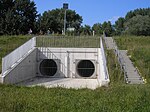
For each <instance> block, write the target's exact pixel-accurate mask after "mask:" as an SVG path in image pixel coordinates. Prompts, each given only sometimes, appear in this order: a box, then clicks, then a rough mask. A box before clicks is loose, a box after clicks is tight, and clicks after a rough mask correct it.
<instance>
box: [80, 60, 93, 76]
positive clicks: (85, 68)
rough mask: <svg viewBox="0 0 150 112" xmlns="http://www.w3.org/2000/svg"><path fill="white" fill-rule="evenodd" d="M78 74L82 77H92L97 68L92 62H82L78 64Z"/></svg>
mask: <svg viewBox="0 0 150 112" xmlns="http://www.w3.org/2000/svg"><path fill="white" fill-rule="evenodd" d="M77 72H78V75H80V76H81V77H91V76H92V75H93V74H94V72H95V66H94V64H93V62H92V61H90V60H81V61H80V62H79V63H78V64H77Z"/></svg>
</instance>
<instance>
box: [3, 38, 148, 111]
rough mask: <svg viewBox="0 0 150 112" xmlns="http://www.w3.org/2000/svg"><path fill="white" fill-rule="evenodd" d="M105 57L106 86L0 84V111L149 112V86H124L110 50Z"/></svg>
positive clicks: (115, 60)
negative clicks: (66, 86)
mask: <svg viewBox="0 0 150 112" xmlns="http://www.w3.org/2000/svg"><path fill="white" fill-rule="evenodd" d="M132 41H134V39H133V40H132ZM106 56H107V62H108V70H109V75H110V79H111V83H110V85H109V86H108V87H101V88H97V89H96V90H89V89H79V90H75V89H64V88H49V89H48V88H44V87H31V88H29V87H18V86H13V85H1V84H0V112H148V111H149V110H150V106H149V105H150V100H149V99H150V85H149V84H145V85H126V84H125V83H124V80H123V74H122V73H121V71H120V66H119V64H118V62H117V58H116V57H115V55H114V54H113V51H111V50H110V51H107V52H106Z"/></svg>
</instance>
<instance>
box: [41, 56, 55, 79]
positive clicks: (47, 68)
mask: <svg viewBox="0 0 150 112" xmlns="http://www.w3.org/2000/svg"><path fill="white" fill-rule="evenodd" d="M40 72H41V74H42V75H47V76H54V75H55V74H56V72H57V64H56V62H55V61H54V60H52V59H44V60H43V61H42V62H41V63H40Z"/></svg>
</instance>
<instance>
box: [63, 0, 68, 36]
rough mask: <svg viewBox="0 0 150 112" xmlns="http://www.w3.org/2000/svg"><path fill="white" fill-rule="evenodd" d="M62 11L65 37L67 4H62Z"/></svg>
mask: <svg viewBox="0 0 150 112" xmlns="http://www.w3.org/2000/svg"><path fill="white" fill-rule="evenodd" d="M63 9H64V10H65V14H64V35H65V33H66V11H67V9H68V3H64V4H63Z"/></svg>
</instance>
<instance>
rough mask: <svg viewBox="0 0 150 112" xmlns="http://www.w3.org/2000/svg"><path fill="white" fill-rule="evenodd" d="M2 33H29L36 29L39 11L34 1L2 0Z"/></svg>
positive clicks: (0, 6) (0, 3)
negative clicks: (30, 30)
mask: <svg viewBox="0 0 150 112" xmlns="http://www.w3.org/2000/svg"><path fill="white" fill-rule="evenodd" d="M0 14H1V16H0V31H1V32H0V34H27V33H28V31H29V29H30V28H31V29H32V30H33V31H34V30H35V24H36V18H37V16H38V15H37V11H36V7H35V3H34V1H30V0H1V1H0Z"/></svg>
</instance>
